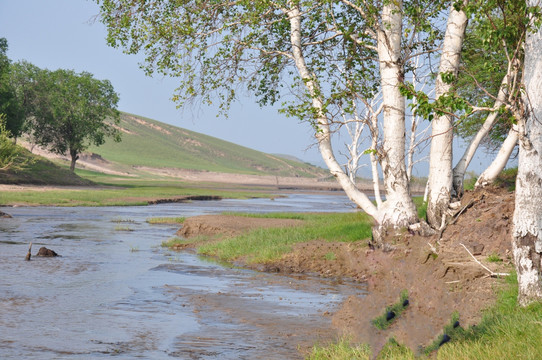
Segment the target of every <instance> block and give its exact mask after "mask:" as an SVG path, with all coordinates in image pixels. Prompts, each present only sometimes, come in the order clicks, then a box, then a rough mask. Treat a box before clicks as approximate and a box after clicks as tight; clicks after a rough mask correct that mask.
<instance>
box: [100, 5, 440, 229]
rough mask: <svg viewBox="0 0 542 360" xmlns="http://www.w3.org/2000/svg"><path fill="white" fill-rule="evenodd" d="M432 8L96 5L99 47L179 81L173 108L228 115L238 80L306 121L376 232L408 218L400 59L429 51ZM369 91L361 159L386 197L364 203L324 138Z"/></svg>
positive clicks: (413, 219)
mask: <svg viewBox="0 0 542 360" xmlns="http://www.w3.org/2000/svg"><path fill="white" fill-rule="evenodd" d="M441 9H442V6H441V5H440V2H435V1H408V2H405V4H403V2H402V1H382V2H380V1H368V2H365V1H364V2H351V1H348V0H342V1H321V2H317V1H293V0H286V1H284V0H283V1H247V0H236V1H231V2H219V1H207V2H200V1H186V2H182V3H177V2H166V1H158V0H155V1H139V0H104V1H102V2H101V15H102V20H103V22H104V23H105V24H106V25H107V27H108V30H109V35H108V41H109V43H110V45H112V46H117V47H118V46H120V47H123V48H124V49H125V51H127V52H129V53H137V52H140V51H141V52H145V54H146V61H145V63H144V64H143V67H144V69H145V71H146V72H147V73H148V74H152V73H154V72H160V73H163V74H166V75H169V76H174V77H178V78H179V82H180V86H179V88H178V91H177V92H176V93H175V94H174V96H173V99H174V100H175V101H177V102H178V104H179V105H180V106H183V105H185V104H187V103H188V102H191V101H193V100H194V99H197V100H200V101H202V102H203V103H212V102H216V101H218V102H219V104H220V109H221V111H222V112H224V113H227V110H228V108H229V105H230V104H231V102H232V101H235V99H236V93H237V91H238V90H239V88H240V87H241V86H243V85H244V86H246V89H248V90H249V91H251V92H252V93H253V94H254V95H255V97H256V98H257V101H258V102H259V103H260V104H261V105H268V104H273V103H276V102H278V101H281V102H282V104H283V106H282V110H281V111H282V112H283V113H285V114H287V115H290V116H295V117H297V118H299V119H302V120H304V121H307V122H308V123H310V124H311V126H312V128H313V129H314V136H315V140H316V142H317V143H318V146H319V150H320V153H321V155H322V158H323V159H324V161H325V163H326V165H327V167H328V168H329V171H330V173H331V174H332V175H333V176H334V177H335V178H336V179H337V181H338V182H339V183H340V185H341V186H342V188H343V189H344V190H345V192H346V194H347V195H348V197H349V198H350V199H351V200H352V201H353V202H354V203H355V204H357V205H358V206H360V207H361V208H362V209H363V210H364V211H366V212H367V213H368V214H369V215H371V216H372V217H373V218H374V219H375V223H376V229H377V230H378V231H376V232H375V235H376V238H377V239H379V238H381V237H380V235H381V234H383V233H385V232H386V229H388V228H392V229H394V228H399V227H404V226H408V225H411V224H414V223H417V222H418V218H417V214H416V209H415V207H414V204H413V202H412V199H411V196H410V188H409V182H408V178H407V174H406V169H405V99H404V97H403V95H402V94H401V91H400V90H401V87H402V86H403V83H404V78H405V71H406V70H405V64H406V62H407V61H408V60H409V59H410V58H411V57H412V56H415V53H416V51H419V52H421V53H428V52H430V51H433V47H434V46H435V43H436V41H438V38H439V37H438V31H437V30H435V29H434V28H433V27H432V26H431V20H432V19H435V18H437V17H438V16H440V11H441ZM403 26H405V28H403ZM419 34H423V36H421V37H420V36H418V35H419ZM418 38H419V39H420V40H419V41H415V39H418ZM337 69H340V71H337ZM378 91H381V92H382V109H383V115H382V117H381V118H380V117H374V118H372V120H371V123H372V122H373V121H375V122H376V121H378V122H380V121H382V123H381V125H380V126H381V129H382V134H381V135H382V142H381V143H378V141H377V140H378V136H379V135H380V134H379V125H378V124H377V125H376V126H371V134H372V136H373V139H375V138H374V136H375V135H376V136H377V138H376V139H377V140H375V141H376V143H372V148H373V150H374V151H370V154H368V155H369V157H373V156H374V157H375V159H376V160H377V161H376V162H378V163H380V164H381V165H382V173H383V177H384V187H385V196H386V201H385V202H382V203H381V205H380V204H377V205H374V204H373V203H372V201H371V200H370V199H369V198H368V196H367V195H366V194H364V193H363V192H361V191H359V190H358V189H357V187H356V185H355V184H354V182H353V181H352V179H350V177H349V176H348V174H347V173H346V172H345V171H344V169H343V167H342V166H341V165H340V164H339V162H338V161H337V158H336V155H335V153H334V150H333V147H332V136H333V134H334V133H335V131H336V128H337V126H340V123H341V121H340V120H338V118H340V116H341V115H342V114H343V113H344V112H345V111H346V113H348V114H352V112H354V111H356V110H355V109H356V107H353V106H351V105H349V102H351V101H352V99H371V98H372V97H373V96H374V95H375V94H376V92H378ZM362 107H363V105H362V102H361V101H360V102H359V105H358V106H357V109H360V110H361V108H362ZM374 148H378V149H374ZM376 162H373V164H374V163H376ZM375 189H376V183H375Z"/></svg>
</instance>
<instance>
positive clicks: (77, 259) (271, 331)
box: [0, 194, 365, 359]
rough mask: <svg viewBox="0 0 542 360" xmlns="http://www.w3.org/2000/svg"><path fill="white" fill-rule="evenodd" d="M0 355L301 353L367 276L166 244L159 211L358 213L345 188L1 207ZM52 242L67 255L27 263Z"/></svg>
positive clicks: (322, 334) (324, 334)
mask: <svg viewBox="0 0 542 360" xmlns="http://www.w3.org/2000/svg"><path fill="white" fill-rule="evenodd" d="M0 210H2V211H4V212H7V213H9V214H11V215H12V216H13V218H12V219H0V359H94V358H96V359H100V358H108V357H111V356H114V358H115V359H134V358H141V359H166V358H168V359H171V358H178V359H296V358H300V357H302V354H301V353H300V352H299V350H298V349H300V348H303V347H305V348H306V347H308V346H310V345H311V344H313V343H315V342H316V341H318V340H324V339H328V338H329V337H330V336H332V331H331V330H330V329H331V318H330V316H329V315H328V313H329V312H332V311H333V310H334V309H335V307H336V306H337V305H338V304H340V302H341V301H342V300H344V299H345V297H347V296H349V295H352V294H357V295H361V294H363V292H364V291H365V290H364V288H363V286H361V285H356V284H345V283H342V282H337V281H333V280H329V279H328V280H326V279H319V278H314V277H310V276H285V275H278V274H265V273H258V272H254V271H248V270H244V269H239V268H234V267H229V266H226V265H222V264H218V263H216V262H214V261H212V260H210V259H207V258H205V257H201V256H198V255H195V254H190V253H176V252H171V251H168V250H167V249H165V248H163V247H161V246H160V244H161V243H162V241H164V240H167V239H168V238H170V237H171V236H173V235H174V234H175V231H176V230H177V228H178V227H177V226H170V225H150V224H148V223H147V222H146V219H148V218H150V217H158V216H160V217H173V216H175V217H177V216H185V217H188V216H194V215H202V214H217V213H221V212H223V211H250V212H270V211H294V212H297V211H353V208H352V206H351V205H350V202H349V201H348V199H347V198H346V197H343V196H338V195H315V194H298V195H289V196H288V197H286V198H277V199H275V200H273V201H272V200H268V199H252V200H222V201H201V202H193V203H185V204H161V205H153V206H146V207H106V208H86V207H76V208H61V207H19V208H3V209H0ZM30 242H33V247H32V249H33V250H32V254H35V253H36V252H37V250H38V249H39V248H40V247H41V246H46V247H48V248H50V249H53V250H55V251H56V252H57V253H59V254H60V255H62V257H59V258H36V257H33V258H32V260H31V261H29V262H27V261H24V257H25V255H26V252H27V249H28V244H29V243H30Z"/></svg>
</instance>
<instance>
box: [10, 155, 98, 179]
mask: <svg viewBox="0 0 542 360" xmlns="http://www.w3.org/2000/svg"><path fill="white" fill-rule="evenodd" d="M17 153H18V155H17V161H16V162H15V164H14V166H11V167H9V168H8V169H0V184H33V185H77V186H82V185H91V184H92V182H91V181H89V180H86V179H83V178H81V177H79V176H77V175H76V174H74V173H72V172H71V171H69V170H68V169H67V168H66V167H62V166H59V165H57V164H55V163H53V162H51V161H49V160H48V159H46V158H44V157H41V156H38V155H34V154H32V153H30V151H28V150H27V149H25V148H23V147H20V146H19V147H18V150H17Z"/></svg>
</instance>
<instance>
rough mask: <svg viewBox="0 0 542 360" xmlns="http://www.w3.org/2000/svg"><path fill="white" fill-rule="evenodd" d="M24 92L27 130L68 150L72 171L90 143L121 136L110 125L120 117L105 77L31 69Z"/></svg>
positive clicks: (56, 148) (42, 141) (40, 140)
mask: <svg viewBox="0 0 542 360" xmlns="http://www.w3.org/2000/svg"><path fill="white" fill-rule="evenodd" d="M27 80H28V79H27ZM25 96H26V97H27V99H26V104H25V108H26V109H27V116H29V120H30V121H29V133H30V134H31V136H32V137H33V139H34V141H35V142H36V143H37V144H39V145H41V146H43V147H45V148H47V149H49V150H50V151H52V152H54V153H57V154H61V155H66V154H69V155H70V158H71V164H70V170H71V171H74V170H75V163H76V161H77V160H78V158H79V154H80V153H81V152H83V151H84V150H85V149H86V148H87V147H88V146H90V145H91V144H94V145H101V144H103V143H104V142H105V138H106V137H108V136H112V137H113V138H114V139H115V140H117V141H119V140H120V133H119V131H118V130H117V129H116V128H115V127H113V124H116V123H118V121H119V115H120V114H119V112H118V111H117V103H118V101H119V97H118V95H117V93H116V92H115V90H114V89H113V86H112V85H111V83H110V82H109V81H107V80H103V81H102V80H98V79H95V78H94V77H93V76H92V74H90V73H87V72H82V73H80V74H78V73H75V72H74V71H72V70H56V71H49V70H36V69H34V71H32V78H31V81H29V84H27V85H25Z"/></svg>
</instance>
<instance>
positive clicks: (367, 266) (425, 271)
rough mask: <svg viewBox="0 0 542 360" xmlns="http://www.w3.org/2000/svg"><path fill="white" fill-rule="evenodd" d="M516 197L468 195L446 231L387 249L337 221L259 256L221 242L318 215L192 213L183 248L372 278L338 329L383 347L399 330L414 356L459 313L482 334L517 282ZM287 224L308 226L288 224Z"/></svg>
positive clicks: (336, 323) (342, 312) (257, 263)
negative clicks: (512, 275)
mask: <svg viewBox="0 0 542 360" xmlns="http://www.w3.org/2000/svg"><path fill="white" fill-rule="evenodd" d="M513 200H514V198H513V193H510V192H508V191H507V190H505V189H501V188H492V189H486V190H484V191H480V192H468V193H467V194H466V195H465V197H464V198H463V203H464V204H468V205H469V206H467V207H466V208H465V211H464V212H463V214H462V215H461V216H459V218H458V219H457V220H456V221H455V223H453V224H450V225H449V226H448V227H447V228H446V230H445V231H444V233H443V234H442V236H440V234H438V235H435V236H433V237H430V238H426V237H421V236H419V235H417V234H411V233H405V234H402V235H400V236H396V237H394V238H391V239H389V240H388V241H389V242H390V243H391V244H393V249H392V250H391V251H387V252H384V251H382V250H373V249H371V248H369V247H368V246H367V243H368V239H367V237H365V238H359V239H357V240H352V239H348V240H345V239H343V238H341V234H344V233H349V232H352V230H351V229H349V228H348V226H347V224H346V223H342V224H343V225H341V226H339V227H335V231H334V232H335V234H336V235H337V237H336V238H335V239H333V238H330V237H326V236H327V235H325V233H329V232H330V228H332V226H333V224H330V225H329V227H322V228H321V229H320V230H321V231H322V233H321V234H318V232H316V233H314V234H312V238H311V239H310V240H309V241H306V240H304V239H301V240H300V241H292V242H290V243H285V244H281V245H280V246H283V247H284V248H286V250H284V251H283V253H280V252H279V253H277V255H276V256H275V257H274V258H273V257H272V256H271V257H268V258H265V259H261V258H259V257H258V256H257V253H258V252H259V251H260V250H257V249H254V250H252V251H253V252H254V253H252V254H251V253H244V254H242V253H237V254H236V253H233V255H232V254H231V252H227V251H223V250H221V247H220V246H216V244H220V243H234V242H240V243H243V244H246V243H247V239H250V237H249V235H247V234H251V233H252V234H256V236H255V238H258V237H259V238H262V237H265V236H267V235H268V234H269V233H271V234H272V235H273V236H276V237H277V238H285V237H286V238H296V237H297V236H298V235H292V234H293V233H295V232H296V231H297V232H302V231H304V230H302V229H304V227H306V224H307V223H308V222H310V218H303V217H302V216H301V217H298V218H295V217H294V215H292V217H293V218H288V216H286V215H284V216H283V217H284V218H283V219H276V218H275V219H262V218H257V219H255V218H251V217H249V215H245V216H243V217H239V216H232V215H224V216H199V217H195V218H188V219H187V220H186V222H185V223H184V225H183V227H182V229H181V230H180V231H179V236H182V238H183V239H185V240H180V241H178V244H177V245H174V248H177V249H184V250H186V249H191V251H199V252H202V253H206V254H209V255H213V256H217V257H219V258H222V259H225V260H228V261H230V262H233V263H235V264H237V265H243V266H246V267H249V268H254V269H258V270H263V271H272V272H279V273H287V274H291V273H301V274H318V275H320V276H325V277H334V278H337V279H347V280H354V281H357V282H362V283H366V284H367V286H368V295H367V296H364V297H357V296H351V297H350V298H349V299H348V300H347V301H345V302H344V303H343V304H342V306H341V307H340V308H339V309H338V311H336V312H335V313H334V314H333V315H332V324H333V330H334V331H336V332H337V334H339V336H344V337H346V338H349V339H351V341H352V343H354V344H360V343H365V344H369V345H370V348H371V350H372V352H373V353H378V352H380V350H381V349H383V348H385V347H386V346H389V339H391V338H393V339H395V341H396V342H398V343H399V344H402V345H404V346H405V347H406V348H408V349H410V352H407V353H408V354H409V355H408V356H407V358H409V356H410V357H413V356H414V354H418V355H419V354H420V353H422V352H423V350H422V349H424V348H428V347H430V346H431V345H432V344H433V343H434V342H435V341H437V342H438V341H440V339H441V337H442V335H443V334H444V332H445V328H446V326H448V325H449V324H450V322H451V321H452V319H455V318H457V317H458V318H459V324H460V329H464V331H465V332H468V331H470V332H471V333H472V334H474V335H473V337H476V336H479V335H480V334H478V335H476V331H480V330H474V329H477V328H476V325H479V324H481V323H482V321H483V320H482V316H483V310H484V309H487V308H490V307H491V306H493V305H494V304H495V303H496V301H497V298H498V294H499V292H500V291H501V290H502V289H505V288H506V287H507V285H506V283H505V281H504V280H503V277H499V276H492V274H493V275H494V274H496V273H509V272H512V271H513V264H512V259H511V251H510V229H511V219H512V212H513V208H514V203H513ZM298 216H299V215H298ZM351 221H352V220H351ZM364 221H366V219H365V220H364ZM332 222H337V220H336V219H334V220H333V221H332ZM356 222H360V221H359V219H358V220H357V221H356ZM351 225H352V224H351ZM369 225H370V224H369ZM277 227H279V228H280V230H276V228H277ZM262 228H270V229H275V230H268V231H266V230H261V229H262ZM284 229H298V230H292V232H290V231H286V232H285V230H284ZM332 232H333V231H332ZM269 241H271V240H269ZM229 246H230V244H228V247H229ZM238 247H239V248H243V247H244V248H247V246H246V245H241V246H238ZM402 292H407V293H408V299H409V305H408V307H407V308H406V310H405V311H404V312H403V313H401V316H398V319H397V320H395V321H392V324H391V326H389V327H388V328H387V329H385V330H379V329H377V328H376V327H375V326H374V325H373V324H372V322H371V320H373V319H375V318H377V317H378V316H380V315H382V313H383V312H384V310H385V309H386V307H387V306H389V305H392V304H394V303H396V302H397V301H398V299H399V298H400V295H401V293H402ZM539 317H541V315H540V314H538V315H537V316H536V317H534V320H533V321H539V320H540V319H538V318H539ZM536 319H538V320H536ZM467 329H470V330H467ZM478 329H480V327H478ZM454 336H455V335H454ZM458 336H459V335H458ZM462 339H463V340H464V339H465V336H462ZM454 341H456V342H455V343H454ZM495 341H497V342H503V341H506V340H505V338H500V339H497V340H495ZM387 344H388V345H387ZM450 344H453V346H457V344H458V342H457V339H454V338H452V340H451V342H450ZM446 346H448V345H446ZM450 346H452V345H450ZM529 351H530V350H529ZM509 355H510V354H509ZM448 356H449V357H445V358H458V357H454V356H456V355H454V354H453V353H452V355H448ZM392 358H395V357H392ZM467 358H468V357H467ZM479 358H484V357H479ZM486 358H488V359H489V358H492V357H486Z"/></svg>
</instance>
